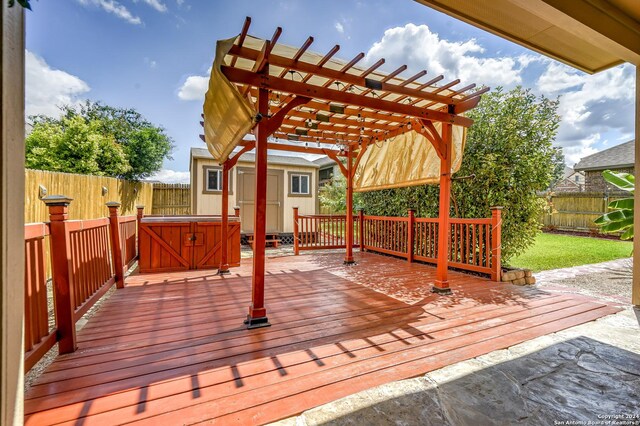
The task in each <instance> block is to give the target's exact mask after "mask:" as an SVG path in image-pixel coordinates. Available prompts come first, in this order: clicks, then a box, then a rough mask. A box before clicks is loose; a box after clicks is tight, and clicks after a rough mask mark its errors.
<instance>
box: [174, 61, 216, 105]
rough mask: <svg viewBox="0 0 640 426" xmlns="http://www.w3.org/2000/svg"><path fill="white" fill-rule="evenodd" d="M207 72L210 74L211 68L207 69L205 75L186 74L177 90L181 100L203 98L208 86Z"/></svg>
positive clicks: (198, 99)
mask: <svg viewBox="0 0 640 426" xmlns="http://www.w3.org/2000/svg"><path fill="white" fill-rule="evenodd" d="M209 74H211V68H209V69H208V70H207V75H204V76H203V75H190V76H188V77H187V78H186V80H185V81H184V83H182V86H181V87H180V89H179V90H178V97H179V98H180V99H182V100H183V101H200V100H203V99H204V94H205V93H206V92H207V89H208V88H209Z"/></svg>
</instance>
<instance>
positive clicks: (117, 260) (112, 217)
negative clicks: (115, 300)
mask: <svg viewBox="0 0 640 426" xmlns="http://www.w3.org/2000/svg"><path fill="white" fill-rule="evenodd" d="M120 205H121V204H120V203H119V202H117V201H110V202H108V203H107V207H108V208H109V231H110V234H111V258H112V259H113V269H114V271H115V275H116V288H124V266H123V264H122V245H121V244H120V239H121V235H120V225H118V209H119V208H120Z"/></svg>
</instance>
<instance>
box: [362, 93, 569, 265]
mask: <svg viewBox="0 0 640 426" xmlns="http://www.w3.org/2000/svg"><path fill="white" fill-rule="evenodd" d="M557 108H558V101H557V100H550V99H548V98H546V97H544V96H541V97H536V96H535V95H534V94H532V93H531V91H530V90H525V89H523V88H521V87H517V88H515V89H513V90H511V91H509V92H505V91H503V90H502V89H501V88H498V89H496V90H494V91H493V92H491V93H489V94H487V95H484V96H483V99H482V101H481V102H480V104H479V105H478V107H476V108H475V109H474V110H472V111H470V112H469V114H468V116H469V117H470V118H472V119H473V120H474V124H473V126H471V128H470V129H469V132H468V135H467V142H466V146H465V152H464V156H463V160H462V166H461V168H460V170H459V172H458V173H457V174H456V176H471V175H475V178H474V179H464V180H455V181H454V182H453V184H452V201H453V202H452V211H451V214H452V216H457V217H462V218H474V217H476V218H477V217H489V215H490V213H491V212H490V207H491V206H503V207H504V210H503V223H502V256H503V260H504V261H505V262H507V261H508V260H509V259H510V258H511V257H513V256H516V255H518V254H520V253H522V252H524V250H526V248H527V247H529V246H530V245H531V244H532V243H533V241H534V238H535V236H536V234H537V233H538V232H539V224H538V216H539V213H540V211H541V210H540V209H541V203H540V200H539V199H538V197H537V195H536V192H537V191H543V190H544V189H546V188H547V187H548V186H549V184H550V183H551V181H552V179H553V178H554V173H557V170H558V167H557V166H558V163H559V160H558V150H557V149H556V148H554V147H553V146H552V142H553V140H554V138H555V135H556V132H557V129H558V125H559V122H560V117H559V116H558V114H557ZM362 203H363V204H364V207H365V209H366V211H367V212H368V213H370V214H384V215H404V214H406V210H407V208H408V207H413V208H416V210H417V214H418V215H419V216H432V217H433V216H437V214H438V187H437V186H430V187H414V188H402V189H397V190H386V191H374V192H367V193H363V194H362Z"/></svg>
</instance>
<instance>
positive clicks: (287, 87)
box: [221, 65, 473, 127]
mask: <svg viewBox="0 0 640 426" xmlns="http://www.w3.org/2000/svg"><path fill="white" fill-rule="evenodd" d="M221 69H222V72H223V74H224V75H225V76H226V77H227V79H228V80H229V81H231V82H233V83H239V84H246V85H249V86H254V87H260V88H262V89H267V90H277V91H280V92H288V93H291V94H294V95H299V96H305V97H309V98H313V99H324V100H328V101H333V102H339V103H343V104H345V105H353V106H360V107H364V108H370V109H373V110H380V111H386V112H389V113H391V114H403V115H407V116H411V117H416V118H423V119H427V120H433V121H440V122H443V123H451V124H456V125H459V126H464V127H469V126H471V125H472V124H473V120H471V119H469V118H467V117H459V116H456V115H455V114H448V113H445V112H442V111H433V110H428V109H425V108H418V107H415V106H413V105H406V104H398V103H395V102H392V101H386V100H384V99H376V98H371V97H367V96H362V95H357V94H353V93H345V92H341V91H339V90H334V89H328V88H326V87H319V86H314V85H310V84H305V83H301V82H297V81H290V80H285V79H282V78H279V77H275V76H270V75H265V74H257V73H254V72H251V71H246V70H241V69H238V68H232V67H229V66H225V65H223V66H221Z"/></svg>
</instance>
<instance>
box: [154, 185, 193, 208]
mask: <svg viewBox="0 0 640 426" xmlns="http://www.w3.org/2000/svg"><path fill="white" fill-rule="evenodd" d="M151 214H162V215H188V214H191V185H189V184H188V183H155V184H153V206H152V208H151Z"/></svg>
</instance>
